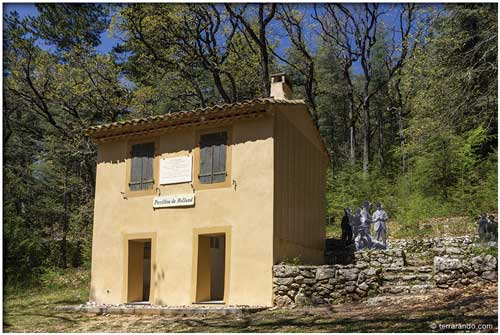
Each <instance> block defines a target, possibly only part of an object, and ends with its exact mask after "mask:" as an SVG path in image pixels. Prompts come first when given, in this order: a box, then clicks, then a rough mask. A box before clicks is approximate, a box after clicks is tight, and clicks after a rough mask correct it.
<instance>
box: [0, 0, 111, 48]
mask: <svg viewBox="0 0 500 335" xmlns="http://www.w3.org/2000/svg"><path fill="white" fill-rule="evenodd" d="M13 11H17V12H18V13H19V16H20V17H21V18H23V17H26V16H38V11H37V9H36V7H35V5H34V4H32V3H4V4H3V12H4V15H5V14H7V13H9V12H13ZM118 42H119V40H118V39H116V38H111V37H110V34H109V32H108V31H105V32H104V33H102V34H101V44H100V45H99V46H98V47H97V48H96V50H97V51H98V52H100V53H108V52H109V51H111V49H112V48H113V46H115V45H116V44H117V43H118ZM41 47H43V46H41Z"/></svg>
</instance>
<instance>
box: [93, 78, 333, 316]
mask: <svg viewBox="0 0 500 335" xmlns="http://www.w3.org/2000/svg"><path fill="white" fill-rule="evenodd" d="M271 95H272V96H273V98H266V99H254V100H249V101H243V102H238V103H232V104H223V105H216V106H213V107H209V108H203V109H196V110H191V111H186V112H178V113H171V114H165V115H160V116H154V117H148V118H142V119H135V120H128V121H122V122H115V123H111V124H105V125H98V126H94V127H91V128H89V129H88V135H89V136H91V137H92V139H93V141H94V142H95V143H96V144H97V145H98V156H97V175H96V194H95V210H94V231H93V242H92V243H93V245H92V280H91V297H90V299H91V301H95V302H97V303H105V304H119V303H129V302H143V303H151V304H155V305H176V306H179V305H191V304H223V305H259V306H271V305H272V301H273V282H272V276H273V273H272V269H273V264H277V263H278V262H280V261H281V260H283V259H285V258H289V259H290V258H293V257H300V259H301V261H302V262H303V263H305V264H321V263H322V262H323V249H324V237H325V231H324V218H325V198H324V197H325V172H326V169H327V166H328V162H329V157H328V153H327V151H326V149H325V147H324V144H323V142H322V140H321V138H320V135H319V133H318V131H317V129H316V127H315V126H314V124H313V121H312V119H311V117H310V114H309V112H308V110H307V107H306V105H305V103H304V102H303V101H302V100H290V99H289V98H290V95H291V89H290V86H289V85H288V81H287V80H286V78H285V76H284V75H281V74H280V75H275V76H273V80H272V92H271Z"/></svg>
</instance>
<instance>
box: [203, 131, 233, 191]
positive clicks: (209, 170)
mask: <svg viewBox="0 0 500 335" xmlns="http://www.w3.org/2000/svg"><path fill="white" fill-rule="evenodd" d="M226 151H227V133H226V132H221V133H213V134H206V135H202V136H201V137H200V175H199V179H200V183H201V184H212V183H221V182H223V181H225V180H226Z"/></svg>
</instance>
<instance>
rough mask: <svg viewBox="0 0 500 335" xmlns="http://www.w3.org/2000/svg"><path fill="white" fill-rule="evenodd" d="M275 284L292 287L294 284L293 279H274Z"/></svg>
mask: <svg viewBox="0 0 500 335" xmlns="http://www.w3.org/2000/svg"><path fill="white" fill-rule="evenodd" d="M273 282H274V283H275V284H278V285H290V284H291V283H293V278H274V279H273Z"/></svg>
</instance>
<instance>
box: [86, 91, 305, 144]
mask: <svg viewBox="0 0 500 335" xmlns="http://www.w3.org/2000/svg"><path fill="white" fill-rule="evenodd" d="M271 104H272V105H304V106H305V103H304V100H278V99H272V98H257V99H252V100H245V101H241V102H235V103H227V104H221V105H214V106H211V107H206V108H197V109H193V110H190V111H180V112H175V113H169V114H163V115H156V116H150V117H145V118H139V119H131V120H125V121H119V122H113V123H107V124H102V125H96V126H92V127H89V128H87V129H86V131H85V133H86V134H87V135H88V136H91V137H93V138H95V139H98V138H104V137H108V136H115V135H119V134H124V133H131V132H137V131H147V130H152V129H158V128H164V127H169V126H176V125H181V124H183V123H185V122H193V121H194V122H195V121H199V122H201V123H203V121H206V120H210V119H211V118H212V117H218V116H226V117H229V116H239V115H244V114H245V113H248V112H249V110H255V108H258V107H265V106H266V105H271Z"/></svg>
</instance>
